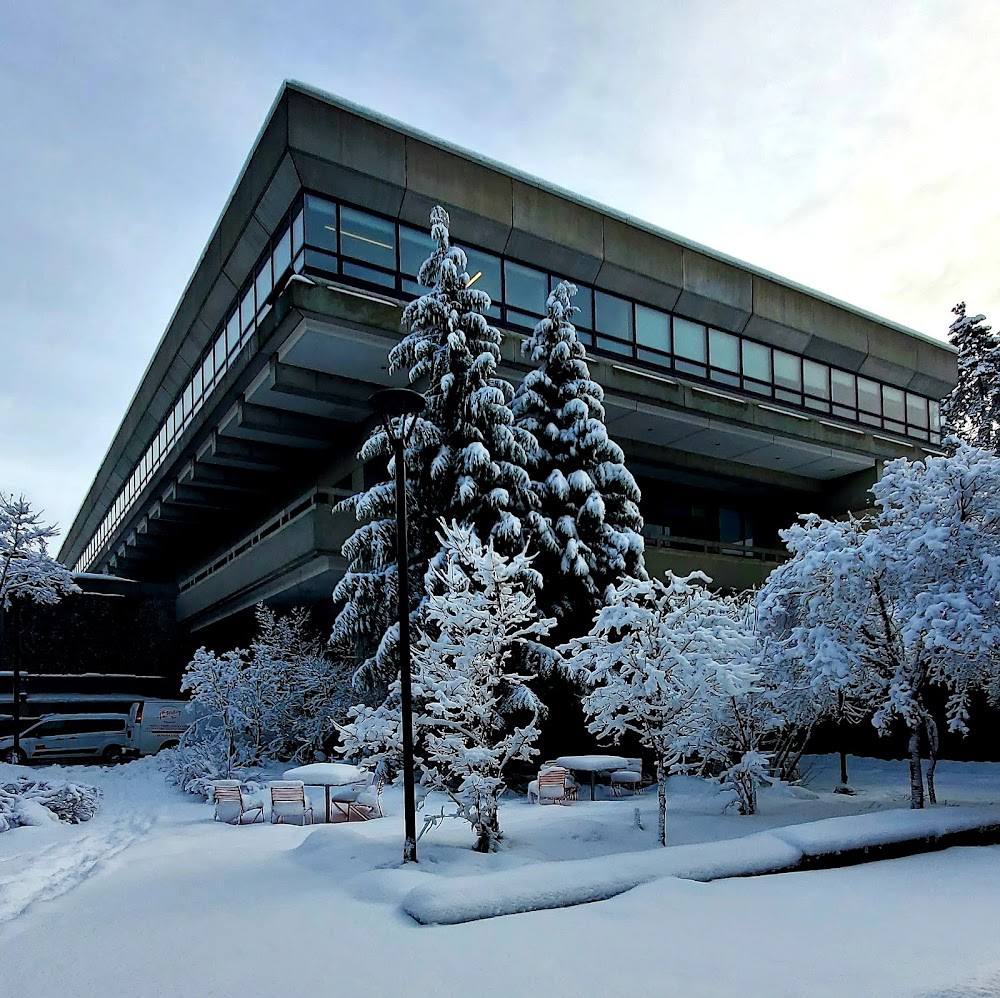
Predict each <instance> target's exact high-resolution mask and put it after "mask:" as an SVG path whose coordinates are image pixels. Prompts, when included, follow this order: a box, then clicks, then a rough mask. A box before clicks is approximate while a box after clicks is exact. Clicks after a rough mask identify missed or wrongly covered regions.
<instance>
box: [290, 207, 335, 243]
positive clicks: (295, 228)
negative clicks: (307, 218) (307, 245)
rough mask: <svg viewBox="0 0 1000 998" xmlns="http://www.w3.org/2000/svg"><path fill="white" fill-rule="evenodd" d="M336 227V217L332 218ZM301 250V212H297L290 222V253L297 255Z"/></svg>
mask: <svg viewBox="0 0 1000 998" xmlns="http://www.w3.org/2000/svg"><path fill="white" fill-rule="evenodd" d="M334 226H336V216H335V217H334ZM300 249H302V211H301V210H300V211H298V212H297V213H296V215H295V218H294V219H293V220H292V253H293V254H294V253H298V251H299V250H300Z"/></svg>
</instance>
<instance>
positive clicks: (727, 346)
mask: <svg viewBox="0 0 1000 998" xmlns="http://www.w3.org/2000/svg"><path fill="white" fill-rule="evenodd" d="M708 356H709V362H710V363H711V365H712V367H721V368H722V369H723V370H724V371H732V372H733V373H735V374H738V373H739V370H740V341H739V340H738V339H737V338H736V337H735V336H733V335H732V333H724V332H722V330H721V329H710V330H709V331H708Z"/></svg>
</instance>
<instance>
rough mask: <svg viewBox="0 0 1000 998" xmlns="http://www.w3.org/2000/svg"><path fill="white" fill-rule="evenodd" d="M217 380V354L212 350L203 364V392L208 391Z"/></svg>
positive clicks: (206, 355)
mask: <svg viewBox="0 0 1000 998" xmlns="http://www.w3.org/2000/svg"><path fill="white" fill-rule="evenodd" d="M214 380H215V354H214V353H212V351H211V350H210V351H209V352H208V353H207V354H205V359H204V360H203V361H202V362H201V383H202V386H203V389H202V390H203V391H208V389H209V388H210V387H211V385H212V382H213V381H214Z"/></svg>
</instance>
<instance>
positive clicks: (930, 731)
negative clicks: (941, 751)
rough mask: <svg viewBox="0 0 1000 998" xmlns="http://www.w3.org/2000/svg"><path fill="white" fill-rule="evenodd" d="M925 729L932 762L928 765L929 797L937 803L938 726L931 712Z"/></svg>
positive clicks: (925, 723) (927, 717)
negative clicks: (935, 773) (935, 785)
mask: <svg viewBox="0 0 1000 998" xmlns="http://www.w3.org/2000/svg"><path fill="white" fill-rule="evenodd" d="M924 730H925V731H926V732H927V754H928V756H929V757H930V764H929V765H928V767H927V799H928V800H929V801H930V802H931V804H936V803H937V791H936V790H935V789H934V770H935V769H936V768H937V757H938V728H937V723H936V722H935V720H934V718H933V717H931V716H930V715H929V714H928V715H927V716H925V717H924Z"/></svg>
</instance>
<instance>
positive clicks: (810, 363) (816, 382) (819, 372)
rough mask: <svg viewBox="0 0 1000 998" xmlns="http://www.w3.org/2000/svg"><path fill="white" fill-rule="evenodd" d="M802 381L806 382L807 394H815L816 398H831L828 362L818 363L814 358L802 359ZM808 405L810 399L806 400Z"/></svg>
mask: <svg viewBox="0 0 1000 998" xmlns="http://www.w3.org/2000/svg"><path fill="white" fill-rule="evenodd" d="M802 381H803V383H804V384H805V389H806V394H807V395H814V396H816V398H820V399H827V400H829V398H830V368H828V367H827V366H826V364H817V363H816V361H814V360H805V359H803V361H802ZM806 404H807V405H808V404H809V402H808V400H807V401H806Z"/></svg>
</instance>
